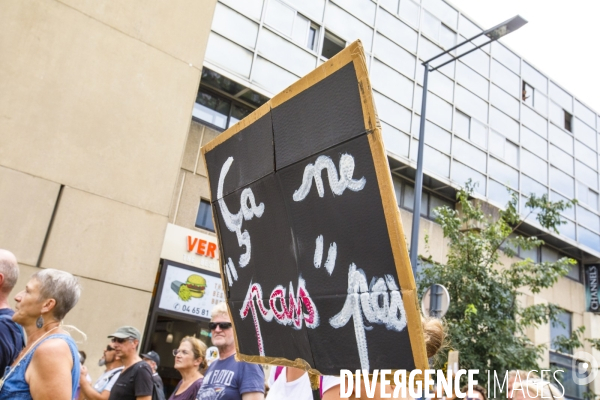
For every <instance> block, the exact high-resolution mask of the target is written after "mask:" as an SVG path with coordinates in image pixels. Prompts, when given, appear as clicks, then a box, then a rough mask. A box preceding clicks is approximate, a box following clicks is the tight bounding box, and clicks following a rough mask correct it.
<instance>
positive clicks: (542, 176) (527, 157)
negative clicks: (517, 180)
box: [521, 149, 548, 184]
mask: <svg viewBox="0 0 600 400" xmlns="http://www.w3.org/2000/svg"><path fill="white" fill-rule="evenodd" d="M521 169H522V170H523V172H525V173H526V174H528V175H529V176H531V177H533V178H534V179H536V180H538V181H540V182H542V183H543V184H548V164H547V163H546V162H545V161H544V160H542V159H541V158H539V157H537V156H535V155H533V154H532V153H530V152H528V151H527V150H523V149H522V150H521Z"/></svg>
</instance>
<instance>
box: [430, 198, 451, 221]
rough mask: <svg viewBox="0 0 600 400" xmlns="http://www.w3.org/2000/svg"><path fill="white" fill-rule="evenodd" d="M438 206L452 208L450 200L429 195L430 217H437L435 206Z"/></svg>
mask: <svg viewBox="0 0 600 400" xmlns="http://www.w3.org/2000/svg"><path fill="white" fill-rule="evenodd" d="M439 207H450V208H451V209H454V204H453V203H452V202H451V201H448V200H446V199H442V198H440V197H437V196H434V195H432V194H430V195H429V216H430V217H431V218H437V212H436V211H435V210H436V208H439Z"/></svg>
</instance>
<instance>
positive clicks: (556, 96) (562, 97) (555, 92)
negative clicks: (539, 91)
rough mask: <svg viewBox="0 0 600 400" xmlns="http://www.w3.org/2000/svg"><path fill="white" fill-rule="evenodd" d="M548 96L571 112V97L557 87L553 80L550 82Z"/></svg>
mask: <svg viewBox="0 0 600 400" xmlns="http://www.w3.org/2000/svg"><path fill="white" fill-rule="evenodd" d="M549 95H550V98H551V99H552V100H554V101H555V102H556V103H558V104H559V105H560V106H561V107H562V108H563V109H565V110H566V111H568V112H569V113H570V114H572V113H573V97H571V95H570V94H568V93H567V92H565V91H564V90H562V89H561V88H560V87H558V86H557V85H556V84H555V83H554V82H550V93H549Z"/></svg>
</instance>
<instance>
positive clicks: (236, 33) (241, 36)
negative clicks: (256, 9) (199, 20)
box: [212, 3, 258, 48]
mask: <svg viewBox="0 0 600 400" xmlns="http://www.w3.org/2000/svg"><path fill="white" fill-rule="evenodd" d="M212 30H213V31H215V32H218V33H220V34H221V35H223V36H225V37H227V38H229V39H231V40H233V41H234V42H236V43H239V44H242V45H244V46H247V47H250V48H254V46H255V45H256V36H257V35H258V24H257V23H255V22H253V21H251V20H249V19H248V18H246V17H244V16H243V15H241V14H239V13H237V12H235V11H233V10H232V9H231V8H229V7H227V6H224V5H223V4H221V3H217V6H216V8H215V14H214V16H213V23H212Z"/></svg>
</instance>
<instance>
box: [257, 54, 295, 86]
mask: <svg viewBox="0 0 600 400" xmlns="http://www.w3.org/2000/svg"><path fill="white" fill-rule="evenodd" d="M252 78H253V80H254V81H255V82H256V83H257V84H258V85H259V86H261V87H263V88H265V89H266V90H267V91H269V92H270V93H279V92H281V91H282V90H283V89H285V88H286V87H288V86H290V85H291V84H292V83H294V82H295V81H296V80H298V77H297V76H296V75H294V74H292V73H290V72H288V71H286V70H284V69H283V68H279V67H278V66H276V65H275V64H273V63H271V62H269V61H267V60H265V59H264V58H262V57H257V58H256V64H255V66H254V69H253V72H252Z"/></svg>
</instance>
